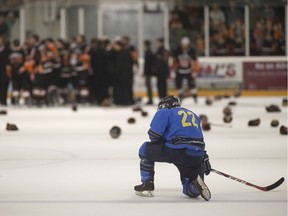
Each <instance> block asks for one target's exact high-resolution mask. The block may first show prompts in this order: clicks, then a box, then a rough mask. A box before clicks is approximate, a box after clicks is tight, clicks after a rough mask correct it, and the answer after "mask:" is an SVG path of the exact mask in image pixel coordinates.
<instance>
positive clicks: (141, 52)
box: [137, 3, 144, 57]
mask: <svg viewBox="0 0 288 216" xmlns="http://www.w3.org/2000/svg"><path fill="white" fill-rule="evenodd" d="M143 28H144V25H143V4H142V3H141V4H139V6H138V29H137V30H138V49H139V57H143V56H144V49H143Z"/></svg>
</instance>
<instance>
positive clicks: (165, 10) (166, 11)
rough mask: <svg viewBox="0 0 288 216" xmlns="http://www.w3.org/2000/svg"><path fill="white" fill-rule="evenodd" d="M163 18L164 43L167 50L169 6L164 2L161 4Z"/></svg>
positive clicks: (168, 47)
mask: <svg viewBox="0 0 288 216" xmlns="http://www.w3.org/2000/svg"><path fill="white" fill-rule="evenodd" d="M162 10H163V20H164V23H163V24H164V45H165V48H166V49H167V50H169V49H170V43H169V41H170V38H169V8H168V6H167V4H166V3H163V5H162Z"/></svg>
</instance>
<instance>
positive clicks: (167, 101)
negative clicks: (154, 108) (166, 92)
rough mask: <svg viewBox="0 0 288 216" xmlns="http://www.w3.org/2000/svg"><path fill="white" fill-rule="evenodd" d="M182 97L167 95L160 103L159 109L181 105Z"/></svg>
mask: <svg viewBox="0 0 288 216" xmlns="http://www.w3.org/2000/svg"><path fill="white" fill-rule="evenodd" d="M180 106H181V104H180V99H179V98H178V97H177V96H166V97H164V98H162V99H161V100H160V102H159V104H158V110H160V109H165V108H166V109H170V108H172V107H180Z"/></svg>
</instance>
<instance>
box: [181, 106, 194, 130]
mask: <svg viewBox="0 0 288 216" xmlns="http://www.w3.org/2000/svg"><path fill="white" fill-rule="evenodd" d="M178 115H179V116H182V120H181V123H182V127H190V126H194V127H197V128H198V124H197V123H196V118H195V115H194V113H193V112H191V111H184V110H180V111H178ZM190 115H191V116H192V120H191V122H190V121H188V120H187V118H188V116H190Z"/></svg>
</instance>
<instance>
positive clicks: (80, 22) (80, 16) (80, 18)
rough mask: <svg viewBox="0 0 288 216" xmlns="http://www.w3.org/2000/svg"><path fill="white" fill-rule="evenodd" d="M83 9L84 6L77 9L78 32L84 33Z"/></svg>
mask: <svg viewBox="0 0 288 216" xmlns="http://www.w3.org/2000/svg"><path fill="white" fill-rule="evenodd" d="M84 16H85V11H84V8H79V9H78V33H79V34H82V35H84V34H85V27H84V25H85V17H84Z"/></svg>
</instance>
